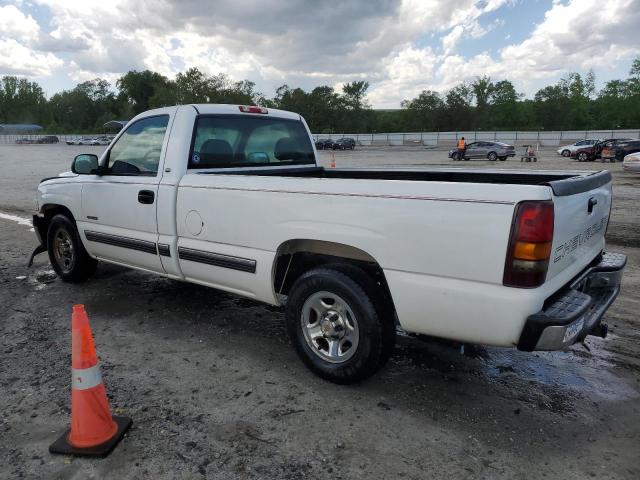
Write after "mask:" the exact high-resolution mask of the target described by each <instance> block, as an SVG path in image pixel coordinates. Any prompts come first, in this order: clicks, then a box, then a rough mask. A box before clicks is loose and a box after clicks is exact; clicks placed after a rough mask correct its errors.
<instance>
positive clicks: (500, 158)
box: [498, 157, 507, 162]
mask: <svg viewBox="0 0 640 480" xmlns="http://www.w3.org/2000/svg"><path fill="white" fill-rule="evenodd" d="M506 159H507V157H498V160H500V161H501V162H504V161H505V160H506Z"/></svg>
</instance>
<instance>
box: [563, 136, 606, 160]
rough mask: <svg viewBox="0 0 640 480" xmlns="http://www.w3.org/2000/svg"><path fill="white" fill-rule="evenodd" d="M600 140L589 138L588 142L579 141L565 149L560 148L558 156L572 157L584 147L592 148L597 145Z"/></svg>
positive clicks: (566, 146)
mask: <svg viewBox="0 0 640 480" xmlns="http://www.w3.org/2000/svg"><path fill="white" fill-rule="evenodd" d="M599 141H600V139H598V138H589V139H586V140H579V141H577V142H575V143H572V144H571V145H565V146H564V147H560V148H559V149H558V155H562V156H563V157H570V156H571V153H573V152H575V151H576V150H578V149H580V148H583V147H592V146H594V145H595V144H596V143H598V142H599Z"/></svg>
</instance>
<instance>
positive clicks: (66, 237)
mask: <svg viewBox="0 0 640 480" xmlns="http://www.w3.org/2000/svg"><path fill="white" fill-rule="evenodd" d="M53 256H54V257H55V259H56V263H57V264H58V266H59V267H60V269H61V270H62V271H63V272H64V273H69V272H70V271H71V270H73V266H74V265H75V263H76V256H75V250H74V248H73V241H72V240H71V235H70V234H69V232H67V231H66V230H64V229H62V228H61V229H60V230H58V231H57V232H56V235H55V237H54V238H53Z"/></svg>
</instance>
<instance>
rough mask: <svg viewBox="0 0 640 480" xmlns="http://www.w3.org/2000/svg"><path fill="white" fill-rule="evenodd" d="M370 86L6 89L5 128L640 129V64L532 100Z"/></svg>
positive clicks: (12, 81)
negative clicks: (251, 109)
mask: <svg viewBox="0 0 640 480" xmlns="http://www.w3.org/2000/svg"><path fill="white" fill-rule="evenodd" d="M368 89H369V83H368V82H366V81H354V82H350V83H346V84H344V85H343V86H342V89H341V90H340V91H336V89H334V88H333V87H330V86H320V87H316V88H314V89H313V90H311V91H309V92H308V91H305V90H303V89H301V88H291V87H289V86H288V85H283V86H281V87H280V88H278V89H277V90H276V92H275V95H274V96H273V97H272V98H268V97H266V96H265V95H263V94H262V93H260V92H258V91H257V90H256V87H255V84H254V83H253V82H251V81H249V80H243V81H239V82H238V81H232V80H231V79H229V77H227V76H226V75H224V74H220V75H215V76H209V75H206V74H204V73H202V72H201V71H199V70H198V69H197V68H191V69H189V70H187V71H186V72H184V73H179V74H178V75H177V76H176V78H175V80H171V79H169V78H167V77H165V76H163V75H161V74H159V73H157V72H153V71H150V70H145V71H142V72H137V71H130V72H128V73H126V74H125V75H123V76H122V77H120V78H119V79H118V80H117V82H116V84H115V89H114V88H113V86H112V85H111V84H109V82H107V81H106V80H103V79H95V80H91V81H87V82H83V83H80V84H78V85H77V86H76V87H75V88H73V89H72V90H65V91H62V92H60V93H56V94H55V95H53V96H52V97H51V98H49V99H47V98H46V97H45V95H44V92H43V90H42V88H41V87H40V86H39V85H38V84H37V83H36V82H31V81H29V80H27V79H24V78H17V77H14V76H5V77H2V79H1V80H0V123H36V124H39V125H43V126H44V127H45V128H46V130H47V131H49V132H58V133H65V132H74V133H82V132H90V131H91V132H94V131H100V130H102V125H103V124H104V123H106V122H107V121H109V120H113V119H124V120H126V119H130V118H132V117H133V116H135V115H136V114H138V113H140V112H143V111H145V110H148V109H150V108H155V107H162V106H167V105H175V104H188V103H232V104H255V105H262V106H266V107H271V108H281V109H284V110H291V111H294V112H298V113H300V114H302V115H303V116H304V117H305V118H306V120H307V122H308V123H309V126H310V128H311V130H312V131H313V132H315V133H342V132H351V133H372V132H401V131H405V132H406V131H456V130H591V129H618V128H638V127H640V58H637V59H636V60H635V61H634V62H633V64H632V67H631V70H630V72H629V77H628V78H627V79H624V80H611V81H608V82H606V84H605V85H604V87H603V88H602V89H601V90H600V91H596V88H595V76H594V74H593V72H589V73H588V74H587V75H585V76H581V75H580V74H578V73H571V74H569V75H567V76H566V77H564V78H562V79H561V80H560V81H558V82H557V83H556V84H555V85H550V86H547V87H544V88H542V89H540V90H539V91H538V92H537V93H536V94H535V95H534V97H533V99H527V98H524V95H523V94H521V93H518V92H517V91H516V89H515V87H514V85H513V83H511V82H510V81H509V80H500V81H492V80H491V79H490V78H488V77H478V78H476V79H475V80H473V81H471V82H464V83H461V84H459V85H457V86H455V87H454V88H452V89H451V90H449V91H447V92H445V93H439V92H435V91H431V90H424V91H422V92H421V93H420V94H419V95H418V96H417V97H415V98H413V99H410V100H405V101H403V102H402V104H401V107H402V108H400V109H398V110H373V109H372V108H371V107H370V105H369V104H368V103H367V101H366V94H367V91H368Z"/></svg>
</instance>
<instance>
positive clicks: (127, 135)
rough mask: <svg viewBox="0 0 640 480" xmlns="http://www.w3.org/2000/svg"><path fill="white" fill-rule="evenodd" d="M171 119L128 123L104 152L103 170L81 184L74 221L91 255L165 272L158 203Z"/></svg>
mask: <svg viewBox="0 0 640 480" xmlns="http://www.w3.org/2000/svg"><path fill="white" fill-rule="evenodd" d="M169 120H170V115H168V114H166V115H157V116H153V117H146V118H142V119H140V120H137V121H136V122H134V123H132V124H130V125H128V126H127V129H126V131H125V132H123V134H122V135H121V136H120V137H119V138H118V140H117V141H116V142H115V143H114V144H113V145H112V146H111V148H110V150H109V151H108V153H107V154H106V161H105V160H103V162H104V163H103V169H104V173H103V174H102V175H95V176H94V177H92V178H90V179H88V181H87V182H86V183H85V184H84V185H83V187H82V218H81V219H79V220H78V222H77V223H78V229H79V230H80V234H81V235H82V236H83V237H84V240H85V241H84V244H85V246H86V247H87V250H88V251H89V253H91V254H92V255H95V256H96V257H98V258H100V259H103V260H107V261H112V262H116V263H124V264H126V265H130V266H135V267H138V268H142V269H145V270H150V271H153V272H160V273H162V272H163V268H162V263H161V261H160V257H159V255H158V247H157V240H158V223H157V217H156V206H157V195H158V184H159V181H160V177H161V173H160V168H159V167H160V162H161V159H162V158H164V153H165V148H166V142H167V137H168V135H167V131H168V125H169ZM103 158H104V157H103Z"/></svg>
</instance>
